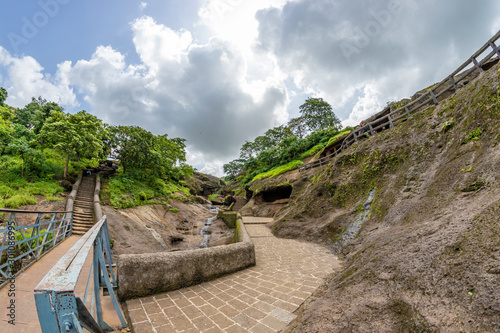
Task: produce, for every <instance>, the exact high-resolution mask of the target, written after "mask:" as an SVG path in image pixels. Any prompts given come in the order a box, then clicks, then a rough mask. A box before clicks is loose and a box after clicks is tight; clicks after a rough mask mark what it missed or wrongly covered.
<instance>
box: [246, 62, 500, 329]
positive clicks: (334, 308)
mask: <svg viewBox="0 0 500 333" xmlns="http://www.w3.org/2000/svg"><path fill="white" fill-rule="evenodd" d="M499 82H500V67H499V65H495V66H494V67H493V68H492V69H490V70H489V71H487V72H486V73H484V74H482V75H481V76H480V77H478V78H476V79H475V80H473V81H471V82H469V83H468V84H467V85H466V86H464V87H463V88H461V89H460V90H459V91H458V92H457V93H456V94H454V95H452V96H450V97H449V98H448V99H446V100H444V101H442V102H441V103H440V104H439V105H438V106H429V107H428V108H427V109H425V110H423V111H421V112H419V113H416V114H415V115H414V116H413V117H412V118H409V119H405V121H404V122H401V123H399V124H396V128H395V129H392V130H386V131H383V132H381V133H379V134H377V135H375V136H373V137H369V138H367V139H364V140H361V141H359V142H358V143H356V144H355V145H354V146H352V147H351V148H350V149H348V150H346V151H344V152H342V153H341V154H340V155H339V156H337V157H336V158H335V159H333V160H332V161H331V162H330V163H329V164H328V165H326V166H323V167H318V168H315V169H310V170H307V171H303V172H300V173H299V172H298V171H293V172H290V173H287V174H284V175H281V176H278V177H275V178H271V179H267V180H261V181H257V182H254V183H251V184H250V186H248V187H247V194H249V196H251V197H252V199H251V200H250V202H249V203H248V204H247V205H246V206H245V207H244V208H243V209H242V210H241V212H242V213H243V214H254V215H260V216H274V218H275V220H276V222H275V224H274V225H273V232H274V233H276V234H277V235H278V236H281V237H289V238H298V239H304V240H308V241H314V242H320V243H324V244H326V245H328V246H331V247H332V250H334V251H336V252H337V253H338V254H339V255H340V256H341V257H342V258H344V259H345V264H344V268H343V270H342V271H339V272H337V273H334V274H333V275H332V276H330V278H329V280H328V282H327V284H326V285H325V286H324V287H323V288H322V289H321V290H320V291H318V292H317V293H316V294H315V295H314V297H312V298H311V299H309V300H308V301H307V302H306V303H305V304H304V305H303V306H302V307H301V309H300V311H299V316H298V318H297V320H296V321H295V322H293V323H292V324H291V325H290V326H289V327H288V328H287V329H286V330H285V331H286V332H388V331H390V332H438V331H439V332H499V331H500V288H499V285H500V183H499V181H500V146H499V144H500V87H499ZM370 194H371V195H373V200H371V199H372V198H371V196H370Z"/></svg>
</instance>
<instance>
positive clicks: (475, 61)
mask: <svg viewBox="0 0 500 333" xmlns="http://www.w3.org/2000/svg"><path fill="white" fill-rule="evenodd" d="M471 60H472V62H473V63H474V66H476V68H477V69H478V70H479V73H482V72H484V70H483V69H482V68H481V66H479V62H477V59H476V58H474V57H472V58H471Z"/></svg>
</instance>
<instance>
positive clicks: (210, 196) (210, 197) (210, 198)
mask: <svg viewBox="0 0 500 333" xmlns="http://www.w3.org/2000/svg"><path fill="white" fill-rule="evenodd" d="M218 197H219V195H218V194H217V193H214V194H210V195H209V196H208V200H214V199H217V198H218Z"/></svg>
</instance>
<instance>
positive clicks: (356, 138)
mask: <svg viewBox="0 0 500 333" xmlns="http://www.w3.org/2000/svg"><path fill="white" fill-rule="evenodd" d="M352 135H354V141H356V142H358V136H357V135H356V131H354V132H352Z"/></svg>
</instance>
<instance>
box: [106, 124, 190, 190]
mask: <svg viewBox="0 0 500 333" xmlns="http://www.w3.org/2000/svg"><path fill="white" fill-rule="evenodd" d="M110 134H111V147H112V149H113V155H114V156H115V157H116V158H118V159H119V160H120V162H121V165H122V166H123V170H124V172H127V171H129V170H130V171H139V170H140V171H142V172H143V173H147V174H152V175H154V176H155V177H159V178H170V179H174V180H175V181H179V180H181V179H183V178H184V177H187V176H191V175H192V174H193V169H192V168H191V167H189V166H188V165H186V164H184V162H185V161H186V152H185V150H184V148H185V144H184V142H185V140H184V139H180V138H174V139H168V137H167V135H166V134H165V135H154V134H152V133H151V132H149V131H146V130H145V129H143V128H141V127H138V126H116V127H111V128H110Z"/></svg>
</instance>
